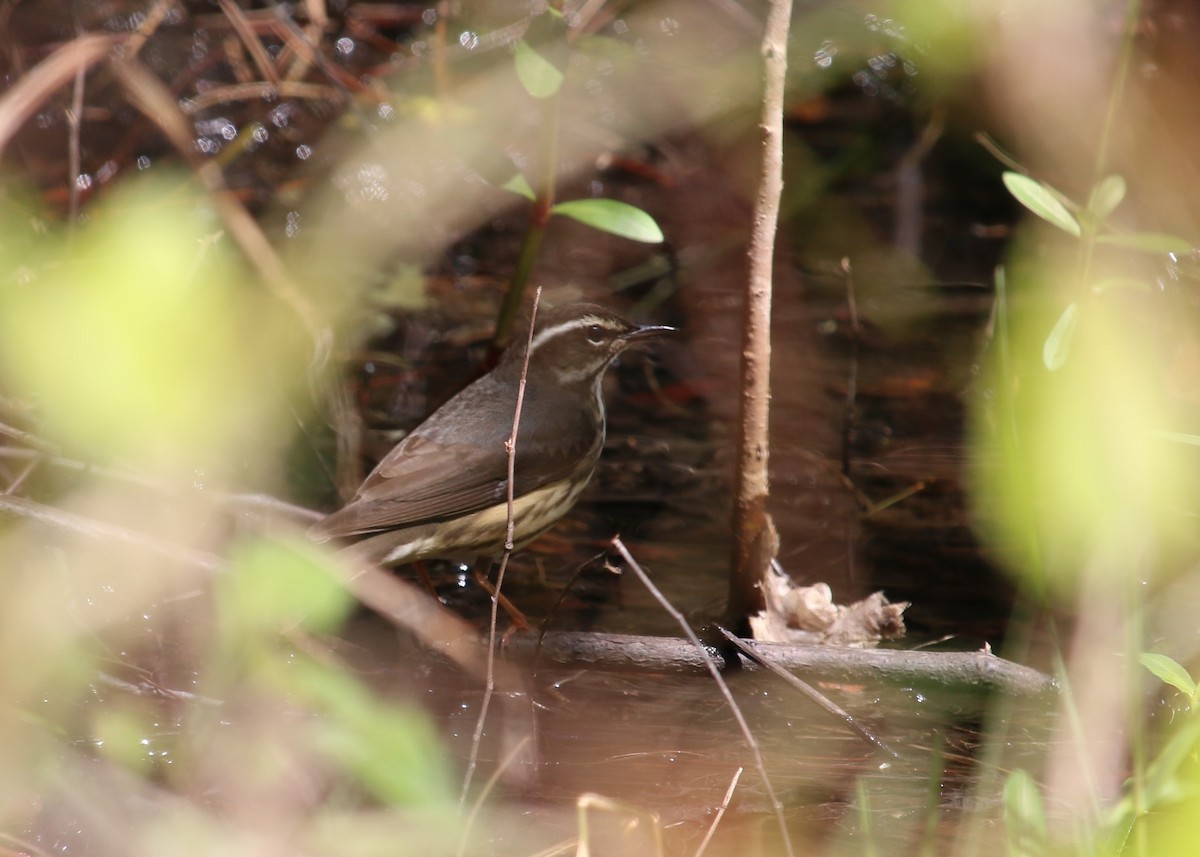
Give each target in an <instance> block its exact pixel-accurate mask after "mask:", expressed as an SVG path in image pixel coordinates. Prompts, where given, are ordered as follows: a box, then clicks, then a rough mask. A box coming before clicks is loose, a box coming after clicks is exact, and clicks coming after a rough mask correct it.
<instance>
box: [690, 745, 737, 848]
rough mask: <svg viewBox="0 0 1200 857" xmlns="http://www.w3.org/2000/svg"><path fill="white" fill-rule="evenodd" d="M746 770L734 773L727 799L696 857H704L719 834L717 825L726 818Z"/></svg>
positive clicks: (709, 827) (714, 817)
mask: <svg viewBox="0 0 1200 857" xmlns="http://www.w3.org/2000/svg"><path fill="white" fill-rule="evenodd" d="M744 770H746V769H745V768H743V767H740V766H739V767H738V769H737V770H736V771H734V772H733V779H732V780H730V781H729V788H727V789H726V790H725V799H724V800H722V801H721V806H720V807H718V808H717V814H716V815H715V816H713V820H712V824H710V825H709V826H708V832H707V833H705V834H704V839H702V840H701V841H700V847H699V848H697V849H696V857H704V851H705V849H707V848H708V843H709V842H711V841H712V838H713V834H714V833H716V832H717V825H718V824H720V823H721V819H722V818H724V817H725V810H727V809H729V802H730V801H731V800H733V792H734V790H735V789H736V788H737V784H738V780H740V779H741V778H742V771H744Z"/></svg>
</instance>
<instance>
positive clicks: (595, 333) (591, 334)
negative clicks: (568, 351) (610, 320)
mask: <svg viewBox="0 0 1200 857" xmlns="http://www.w3.org/2000/svg"><path fill="white" fill-rule="evenodd" d="M603 341H604V328H603V327H601V326H600V325H598V324H593V325H592V326H591V327H589V328H588V342H590V343H592V345H599V344H600V343H601V342H603Z"/></svg>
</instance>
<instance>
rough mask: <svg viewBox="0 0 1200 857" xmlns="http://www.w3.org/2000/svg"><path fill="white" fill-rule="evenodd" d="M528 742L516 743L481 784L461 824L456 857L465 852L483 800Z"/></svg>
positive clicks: (460, 856) (526, 740)
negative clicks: (481, 786) (477, 795)
mask: <svg viewBox="0 0 1200 857" xmlns="http://www.w3.org/2000/svg"><path fill="white" fill-rule="evenodd" d="M530 740H531V737H530V736H529V735H526V736H525V737H524V738H522V739H521V740H520V741H518V742H517V743H516V746H514V747H513V748H512V749H511V750H510V751H509V752H508V754H507V755H506V756H505V757H504V758H503V759H501V760H500V764H499V765H497V766H496V770H494V771H493V772H492V775H491V776H490V777H488V780H487V782H486V783H484V784H483V788H482V789H480V791H479V797H478V798H477V799H476V800H475V802H474V803H473V804H471V811H470V812H469V813H467V817H466V820H465V821H464V822H463V827H462V834H461V835H460V836H459V838H458V851H457V854H458V857H463V855H464V854H465V853H466V851H467V840H468V838H469V837H470V835H471V828H472V827H474V826H475V819H476V818H478V817H479V813H480V810H482V809H483V802H484V800H486V799H487V796H488V795H489V794H491V792H492V789H494V788H495V787H496V783H497V782H499V781H500V777H501V776H502V775H503V774H504V772H505V771H506V770H508V769H509V768H510V767H512V765H513V763H514V762H516V760H517V756H518V755H520V753H521V751H522V750H524V749H525V745H526V744H528V743H529V742H530Z"/></svg>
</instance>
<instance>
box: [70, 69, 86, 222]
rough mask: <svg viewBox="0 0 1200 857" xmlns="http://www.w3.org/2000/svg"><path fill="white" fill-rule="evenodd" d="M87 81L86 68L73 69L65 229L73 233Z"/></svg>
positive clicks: (77, 218) (77, 217)
mask: <svg viewBox="0 0 1200 857" xmlns="http://www.w3.org/2000/svg"><path fill="white" fill-rule="evenodd" d="M86 79H87V67H86V66H84V65H82V64H81V65H80V66H79V67H78V68H76V69H75V85H74V86H73V87H72V88H71V110H70V112H69V113H68V114H67V182H68V183H69V184H68V187H67V228H68V229H69V230H71V234H73V233H74V230H75V225H76V223H77V222H78V220H79V196H80V192H81V191H82V190H83V188H82V187H80V184H79V173H80V171H81V170H82V168H83V167H82V165H83V155H82V153H81V152H80V147H79V138H80V136H81V134H82V131H83V84H84V81H85V80H86Z"/></svg>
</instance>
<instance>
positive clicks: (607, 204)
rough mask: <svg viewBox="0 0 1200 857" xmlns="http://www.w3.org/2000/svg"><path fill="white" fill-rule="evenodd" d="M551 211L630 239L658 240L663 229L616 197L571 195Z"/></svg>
mask: <svg viewBox="0 0 1200 857" xmlns="http://www.w3.org/2000/svg"><path fill="white" fill-rule="evenodd" d="M551 211H552V212H553V213H554V214H561V215H563V216H564V217H570V218H571V219H572V220H578V221H579V222H580V223H585V224H587V225H588V226H591V227H593V228H594V229H599V230H600V231H602V232H609V233H611V234H613V235H619V236H621V237H622V238H629V239H630V240H632V241H641V242H643V243H645V244H659V243H661V242H662V240H663V234H662V230H661V229H659V228H658V224H657V223H655V222H654V218H653V217H651V216H650V215H649V214H647V213H646V212H644V211H642V210H641V209H640V208H636V207H634V206H632V205H629V204H628V203H625V202H618V201H617V200H615V199H573V200H570V201H569V202H560V203H559V204H558V205H556V206H554V208H553V209H551Z"/></svg>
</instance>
